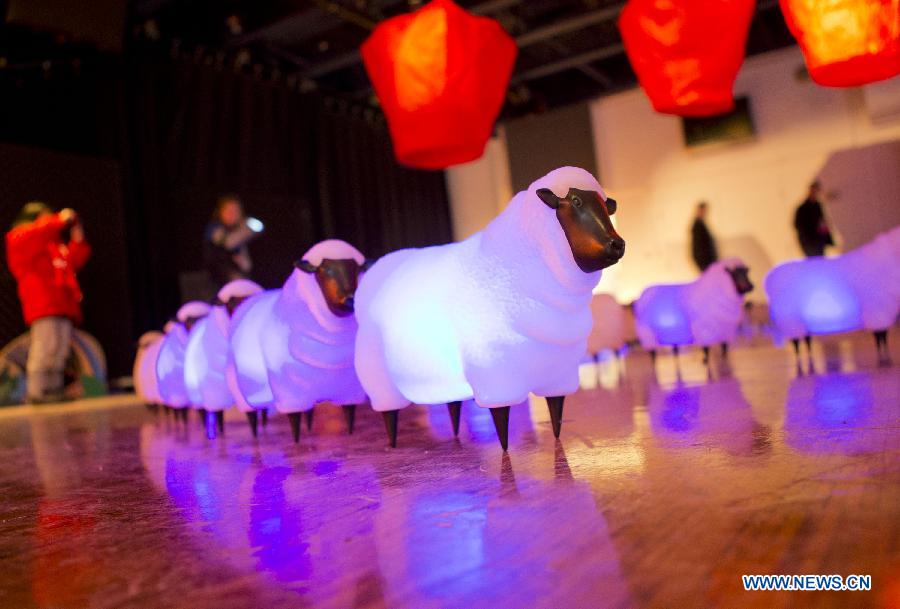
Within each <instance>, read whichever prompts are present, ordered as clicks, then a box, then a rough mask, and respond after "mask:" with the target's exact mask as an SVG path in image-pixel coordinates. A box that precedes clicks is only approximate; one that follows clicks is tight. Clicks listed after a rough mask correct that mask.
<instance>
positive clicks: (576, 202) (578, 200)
mask: <svg viewBox="0 0 900 609" xmlns="http://www.w3.org/2000/svg"><path fill="white" fill-rule="evenodd" d="M572 205H574V206H575V207H581V197H578V196H575V197H572Z"/></svg>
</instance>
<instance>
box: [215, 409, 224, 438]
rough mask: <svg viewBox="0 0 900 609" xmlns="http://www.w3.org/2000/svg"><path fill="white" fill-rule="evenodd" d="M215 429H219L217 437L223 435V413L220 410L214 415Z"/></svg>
mask: <svg viewBox="0 0 900 609" xmlns="http://www.w3.org/2000/svg"><path fill="white" fill-rule="evenodd" d="M216 427H218V428H219V435H222V436H224V435H225V411H224V410H220V411H218V412H217V413H216Z"/></svg>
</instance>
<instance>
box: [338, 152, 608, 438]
mask: <svg viewBox="0 0 900 609" xmlns="http://www.w3.org/2000/svg"><path fill="white" fill-rule="evenodd" d="M615 208H616V203H615V201H614V200H613V199H611V198H608V197H607V196H606V195H605V193H604V192H603V189H602V188H601V187H600V184H598V183H597V180H596V179H595V178H594V177H593V176H592V175H591V174H590V173H588V172H587V171H584V170H583V169H578V168H575V167H563V168H560V169H556V170H554V171H552V172H550V173H549V174H547V175H546V176H544V177H543V178H541V179H539V180H537V181H536V182H534V183H533V184H531V186H529V188H528V190H525V191H522V192H520V193H518V194H517V195H515V197H513V199H512V200H511V201H510V203H509V205H508V206H507V207H506V209H505V210H504V211H503V212H502V213H501V214H500V215H499V216H498V217H497V218H495V219H494V220H493V221H492V222H491V223H490V224H489V225H488V226H487V227H486V228H485V229H484V230H483V231H481V232H479V233H476V234H474V235H472V236H471V237H469V238H468V239H466V240H465V241H462V242H459V243H452V244H448V245H442V246H435V247H428V248H424V249H406V250H400V251H397V252H394V253H392V254H389V255H387V256H385V257H384V258H382V259H380V260H379V261H378V262H376V263H375V265H374V266H373V267H372V269H371V270H370V271H369V272H368V273H366V274H365V275H364V276H363V278H362V280H361V282H360V286H359V290H358V291H357V297H356V311H357V313H356V315H357V319H358V321H359V333H358V335H357V339H356V356H355V358H356V371H357V373H358V374H359V379H360V381H361V382H362V386H363V388H364V389H365V391H366V393H367V394H368V396H369V398H370V400H371V403H372V407H373V408H374V409H375V410H376V411H379V412H382V413H383V416H384V419H385V425H386V428H387V431H388V435H389V440H390V443H391V445H392V446H396V441H397V413H398V411H399V409H401V408H404V407H406V406H408V405H409V404H410V403H412V402H415V403H419V404H443V403H446V404H448V405H449V406H450V411H451V416H453V417H454V419H455V420H454V431H455V432H456V431H458V424H457V421H458V419H456V415H458V412H459V405H460V403H461V401H462V400H465V399H468V398H474V399H475V401H476V402H477V404H478V405H479V406H482V407H486V408H490V409H491V415H492V418H493V420H494V425H495V427H496V429H497V433H498V436H499V439H500V444H501V446H502V447H503V450H506V449H507V443H508V442H507V440H508V425H509V407H510V405H511V404H518V403H521V402H523V401H525V400H526V398H527V397H528V393H529V392H533V393H535V394H537V395H540V396H547V398H548V405H549V406H550V412H551V418H552V422H553V431H554V434H555V435H556V436H559V428H560V423H561V418H562V406H563V400H564V399H565V396H566V395H567V394H569V393H572V392H574V391H575V390H576V389H578V364H579V362H580V360H581V359H582V358H583V357H584V354H585V349H586V347H587V337H588V334H589V333H590V330H591V309H590V302H591V291H592V290H593V288H594V287H595V286H596V285H597V282H598V281H599V280H600V271H601V269H603V268H605V267H607V266H609V265H612V264H614V263H615V262H617V261H618V260H619V259H620V258H621V257H622V255H623V254H624V251H625V242H624V241H623V240H622V239H621V237H619V235H618V234H617V233H616V231H615V229H614V228H613V226H612V222H611V220H610V215H611V214H613V213H614V212H615ZM454 411H455V413H454Z"/></svg>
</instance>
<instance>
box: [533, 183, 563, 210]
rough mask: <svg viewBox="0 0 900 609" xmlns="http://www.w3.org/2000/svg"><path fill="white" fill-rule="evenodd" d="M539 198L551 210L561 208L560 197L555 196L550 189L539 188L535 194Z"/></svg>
mask: <svg viewBox="0 0 900 609" xmlns="http://www.w3.org/2000/svg"><path fill="white" fill-rule="evenodd" d="M535 194H536V195H537V196H539V197H540V198H541V201H543V202H544V204H545V205H546V206H547V207H549V208H550V209H556V208H558V207H559V197H557V196H556V195H555V194H553V191H552V190H550V189H549V188H539V189H538V191H537V192H536V193H535Z"/></svg>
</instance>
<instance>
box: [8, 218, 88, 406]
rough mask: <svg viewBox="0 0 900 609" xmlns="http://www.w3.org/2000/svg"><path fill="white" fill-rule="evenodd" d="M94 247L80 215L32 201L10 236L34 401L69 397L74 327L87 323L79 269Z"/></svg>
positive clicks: (11, 267) (30, 394) (10, 260)
mask: <svg viewBox="0 0 900 609" xmlns="http://www.w3.org/2000/svg"><path fill="white" fill-rule="evenodd" d="M90 255H91V247H90V245H88V243H87V241H85V238H84V229H83V228H82V226H81V222H80V220H79V219H78V215H77V214H76V213H75V212H74V211H73V210H71V209H64V210H62V211H61V212H59V213H54V211H53V210H52V209H51V208H50V207H49V206H47V205H46V204H44V203H40V202H37V201H35V202H31V203H28V204H27V205H25V207H23V208H22V210H21V211H20V212H19V215H18V217H17V218H16V220H15V222H14V223H13V226H12V229H11V230H10V231H9V232H8V233H7V234H6V259H7V262H8V264H9V270H10V271H11V272H12V274H13V277H15V278H16V282H17V283H18V291H19V300H21V301H22V312H23V315H24V317H25V323H27V324H28V325H29V326H30V327H31V343H30V346H29V348H28V362H27V364H26V373H27V390H28V400H29V401H30V402H32V403H43V402H54V401H59V400H61V399H63V397H64V395H63V381H64V378H63V371H64V369H65V365H66V359H67V358H68V356H69V349H70V347H71V340H72V325H73V324H79V323H81V298H82V295H81V288H80V286H79V285H78V278H77V276H76V273H77V272H78V271H79V270H81V267H83V266H84V264H85V263H86V262H87V259H88V257H90Z"/></svg>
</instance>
